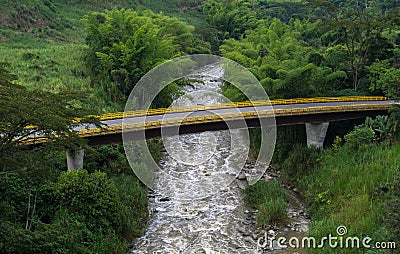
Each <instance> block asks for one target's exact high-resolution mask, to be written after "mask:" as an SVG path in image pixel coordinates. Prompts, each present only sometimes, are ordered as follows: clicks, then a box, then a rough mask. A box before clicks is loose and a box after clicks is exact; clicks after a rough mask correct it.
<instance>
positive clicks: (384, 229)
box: [299, 144, 400, 253]
mask: <svg viewBox="0 0 400 254" xmlns="http://www.w3.org/2000/svg"><path fill="white" fill-rule="evenodd" d="M399 154H400V145H399V144H396V145H394V146H392V147H388V146H387V145H384V144H382V145H379V146H377V145H375V144H366V145H365V148H364V149H362V150H359V151H354V150H353V149H352V148H351V147H347V146H345V147H341V148H338V149H337V150H329V151H327V152H326V153H325V154H324V155H323V156H322V157H321V159H320V163H319V164H318V166H316V167H313V168H309V169H308V172H307V174H306V175H305V176H303V177H302V178H300V183H299V186H300V191H301V193H303V194H304V196H305V199H306V201H307V203H308V204H309V205H310V212H311V216H312V218H313V220H312V224H311V231H310V233H309V235H310V236H314V237H316V239H321V238H322V237H323V236H327V235H328V234H330V233H331V234H335V232H336V227H338V226H340V225H345V226H347V228H348V230H349V232H348V234H347V235H349V236H358V237H361V236H367V235H368V236H370V237H371V238H373V239H374V241H390V240H391V241H394V240H398V239H399V238H398V237H399V234H398V227H397V226H393V225H392V224H390V223H385V221H386V222H388V221H393V219H394V218H392V216H397V217H396V218H398V210H397V211H393V210H392V209H393V207H392V204H398V198H397V197H395V196H391V195H394V193H395V191H396V190H397V192H398V180H399V176H400V170H399V169H400V157H399ZM338 158H340V160H339V159H338ZM388 210H390V211H392V213H387V211H388ZM336 251H337V250H335V249H329V248H326V249H324V253H337V252H336ZM354 251H355V250H353V252H351V253H365V252H364V251H365V250H363V249H361V250H358V251H359V252H354ZM311 253H320V250H318V251H314V252H313V251H312V250H311ZM341 253H350V251H348V252H345V251H344V250H343V251H342V252H341Z"/></svg>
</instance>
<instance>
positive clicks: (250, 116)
mask: <svg viewBox="0 0 400 254" xmlns="http://www.w3.org/2000/svg"><path fill="white" fill-rule="evenodd" d="M393 104H398V102H396V101H394V100H387V98H385V97H381V96H351V97H320V98H298V99H280V100H269V101H256V102H237V103H225V104H218V105H196V106H189V107H175V108H162V109H149V110H140V111H132V112H118V113H111V114H104V115H101V116H99V118H100V120H101V123H102V124H103V125H104V127H101V128H98V127H95V126H89V127H79V128H77V129H76V131H77V132H78V133H79V135H80V136H81V137H82V138H85V139H87V141H88V144H89V145H90V146H99V145H107V144H118V143H122V132H123V131H124V138H125V140H132V141H134V140H139V139H144V138H145V139H150V138H157V137H161V133H162V135H163V136H168V135H176V134H178V133H177V127H179V131H178V132H179V134H187V133H198V132H204V131H217V130H224V129H228V125H229V128H257V127H260V126H268V125H272V124H273V125H276V126H282V125H294V124H306V132H307V145H308V146H312V145H314V146H317V147H322V145H323V142H324V139H325V135H326V131H327V129H328V125H329V122H332V121H341V120H348V119H357V118H363V117H366V116H376V115H382V114H387V111H388V109H390V108H391V106H392V105H393ZM272 117H275V121H271V119H272ZM244 122H245V125H244ZM33 142H34V143H43V142H45V140H44V139H43V138H41V137H37V138H36V139H34V141H33ZM67 160H68V168H69V169H73V168H81V167H82V165H83V150H81V151H67Z"/></svg>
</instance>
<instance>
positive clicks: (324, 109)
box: [79, 104, 391, 137]
mask: <svg viewBox="0 0 400 254" xmlns="http://www.w3.org/2000/svg"><path fill="white" fill-rule="evenodd" d="M390 107H391V105H388V104H386V105H385V104H361V105H342V106H319V107H308V108H289V109H274V110H264V111H258V112H257V111H251V112H240V113H239V112H238V113H227V114H221V115H206V116H194V117H186V118H183V119H182V118H173V119H166V120H156V121H148V122H140V123H132V124H125V125H124V127H123V126H122V124H119V125H114V126H107V127H105V128H93V129H82V130H80V131H79V135H80V136H81V137H93V136H99V135H108V134H115V133H121V132H122V130H123V129H125V130H126V131H135V130H146V129H153V128H161V127H168V126H180V125H189V124H200V123H212V122H220V121H232V120H241V119H251V118H260V117H261V118H262V117H272V116H275V117H279V116H292V115H309V114H321V113H335V112H349V111H368V110H388V109H390Z"/></svg>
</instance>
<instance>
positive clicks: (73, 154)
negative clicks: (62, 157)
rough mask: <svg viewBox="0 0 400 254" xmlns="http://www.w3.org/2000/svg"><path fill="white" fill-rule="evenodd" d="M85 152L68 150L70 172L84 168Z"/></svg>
mask: <svg viewBox="0 0 400 254" xmlns="http://www.w3.org/2000/svg"><path fill="white" fill-rule="evenodd" d="M84 154H85V150H83V149H79V150H67V166H68V171H69V170H74V169H82V168H83V156H84Z"/></svg>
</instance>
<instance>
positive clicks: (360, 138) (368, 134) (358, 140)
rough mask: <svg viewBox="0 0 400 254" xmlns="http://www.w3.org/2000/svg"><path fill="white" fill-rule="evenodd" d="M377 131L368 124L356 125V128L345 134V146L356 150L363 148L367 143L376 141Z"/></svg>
mask: <svg viewBox="0 0 400 254" xmlns="http://www.w3.org/2000/svg"><path fill="white" fill-rule="evenodd" d="M374 139H375V133H374V131H373V130H371V129H370V128H368V127H366V126H356V127H354V130H353V131H351V132H349V133H348V134H346V135H345V136H344V140H345V141H346V143H345V147H347V148H348V149H350V150H352V151H355V150H358V149H360V148H362V147H363V146H364V145H365V144H370V143H372V142H374Z"/></svg>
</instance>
